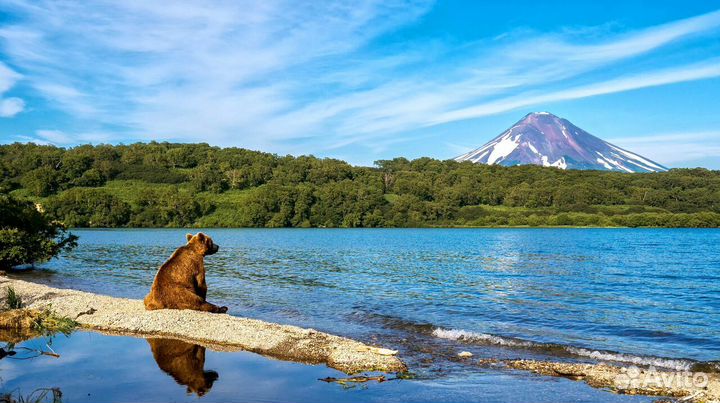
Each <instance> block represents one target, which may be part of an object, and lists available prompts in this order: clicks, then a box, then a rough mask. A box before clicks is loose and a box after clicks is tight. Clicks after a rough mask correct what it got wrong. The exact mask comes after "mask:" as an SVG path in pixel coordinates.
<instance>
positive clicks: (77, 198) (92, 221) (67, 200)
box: [45, 187, 130, 227]
mask: <svg viewBox="0 0 720 403" xmlns="http://www.w3.org/2000/svg"><path fill="white" fill-rule="evenodd" d="M45 209H46V210H47V212H48V213H50V214H51V215H52V216H53V217H57V218H58V219H59V220H61V221H62V222H64V223H65V224H66V225H68V226H70V227H121V226H123V225H125V224H127V223H128V221H129V220H130V205H128V204H127V203H125V202H123V201H122V200H119V199H118V198H117V197H115V196H113V195H111V194H109V193H108V192H106V191H104V190H102V189H96V188H80V187H78V188H72V189H69V190H67V191H65V192H63V193H61V194H59V195H57V196H53V197H51V198H50V199H49V200H48V202H47V205H46V206H45Z"/></svg>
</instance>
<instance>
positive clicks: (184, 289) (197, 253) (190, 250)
mask: <svg viewBox="0 0 720 403" xmlns="http://www.w3.org/2000/svg"><path fill="white" fill-rule="evenodd" d="M218 249H219V247H218V246H217V245H215V244H214V243H213V240H212V238H210V237H209V236H207V235H205V234H203V233H202V232H198V233H197V235H195V236H193V235H191V234H187V244H186V245H184V246H181V247H179V248H177V250H176V251H175V253H173V254H172V256H170V259H168V260H167V262H165V263H163V265H162V266H160V269H159V270H158V272H157V274H156V275H155V281H153V284H152V288H151V289H150V293H149V294H148V295H147V296H146V297H145V300H144V302H145V309H147V310H149V311H151V310H155V309H194V310H196V311H206V312H214V313H225V312H227V307H226V306H223V307H219V306H217V305H213V304H211V303H209V302H207V301H205V296H206V295H207V284H206V283H205V264H204V262H203V259H204V257H205V256H207V255H212V254H213V253H215V252H217V251H218Z"/></svg>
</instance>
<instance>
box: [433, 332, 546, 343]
mask: <svg viewBox="0 0 720 403" xmlns="http://www.w3.org/2000/svg"><path fill="white" fill-rule="evenodd" d="M432 334H433V336H435V337H437V338H440V339H449V340H458V341H465V342H470V343H472V342H481V343H483V344H494V345H498V346H506V347H535V346H536V345H537V344H536V343H533V342H530V341H524V340H517V339H512V338H509V337H501V336H494V335H492V334H486V333H475V332H468V331H465V330H455V329H442V328H437V329H435V330H433V332H432Z"/></svg>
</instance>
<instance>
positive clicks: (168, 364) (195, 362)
mask: <svg viewBox="0 0 720 403" xmlns="http://www.w3.org/2000/svg"><path fill="white" fill-rule="evenodd" d="M148 343H149V344H150V349H151V350H152V353H153V357H154V358H155V361H156V362H157V365H158V367H160V369H161V370H163V371H165V372H166V373H167V374H168V375H170V376H172V377H173V379H175V382H177V383H178V384H180V385H185V386H187V392H188V393H195V394H197V395H198V396H203V395H204V394H205V393H207V392H208V391H209V390H210V388H212V386H213V383H214V382H215V381H216V380H217V379H218V373H217V372H215V371H205V347H203V346H199V345H197V344H190V343H186V342H184V341H180V340H173V339H148Z"/></svg>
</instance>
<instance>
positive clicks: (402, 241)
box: [22, 229, 720, 401]
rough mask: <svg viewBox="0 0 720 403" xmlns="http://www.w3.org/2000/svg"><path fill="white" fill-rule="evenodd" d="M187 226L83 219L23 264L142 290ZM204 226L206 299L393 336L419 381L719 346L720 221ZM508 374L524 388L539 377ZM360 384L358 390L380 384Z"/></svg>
mask: <svg viewBox="0 0 720 403" xmlns="http://www.w3.org/2000/svg"><path fill="white" fill-rule="evenodd" d="M186 232H188V231H187V230H176V229H150V230H140V229H132V230H76V231H74V233H76V234H78V235H79V236H80V246H79V247H78V248H77V249H76V250H74V251H73V252H71V253H69V254H66V255H65V256H63V257H62V258H60V259H57V260H53V261H52V262H49V263H46V264H44V265H42V267H43V270H36V271H34V272H33V273H28V274H24V275H22V277H23V278H25V279H28V280H32V281H38V282H44V283H48V284H50V285H53V286H58V287H69V288H77V289H82V290H87V291H93V292H99V293H103V294H109V295H115V296H124V297H133V298H142V297H144V295H145V294H146V292H147V290H148V288H149V286H150V284H151V283H152V280H153V276H154V275H155V272H156V270H157V267H158V266H159V265H160V264H161V263H162V262H163V261H164V260H165V259H167V257H169V256H170V254H171V253H172V252H173V250H174V249H175V248H176V247H177V246H179V245H181V244H182V243H183V241H184V235H185V233H186ZM204 232H205V233H207V234H209V235H210V236H212V237H213V239H214V240H215V242H216V243H217V244H219V245H220V251H219V252H218V253H217V254H216V255H213V256H209V257H208V258H206V261H205V265H206V269H207V272H208V274H207V282H208V287H209V291H208V299H209V300H210V301H211V302H213V303H217V304H221V305H227V306H228V307H230V312H229V313H230V314H234V315H238V316H248V317H254V318H259V319H264V320H269V321H276V322H281V323H288V324H296V325H300V326H304V327H313V328H316V329H319V330H323V331H327V332H330V333H335V334H340V335H344V336H349V337H353V338H356V339H360V340H363V341H366V342H372V343H377V344H380V345H383V346H387V347H392V348H397V349H399V350H400V351H401V355H402V357H403V359H405V360H406V361H407V362H408V364H409V366H410V368H411V370H412V371H413V372H415V373H416V374H417V375H418V379H417V380H414V381H404V382H406V383H409V384H410V385H413V384H415V385H421V384H424V383H427V382H430V383H435V382H440V380H444V381H447V380H448V379H452V380H453V382H457V384H458V386H457V387H458V388H462V387H467V384H468V382H470V380H472V379H476V378H477V377H478V373H482V371H483V370H481V369H479V368H478V367H477V366H474V365H468V364H467V363H464V362H460V361H458V360H456V359H453V357H454V355H455V354H456V353H457V352H458V351H463V350H467V351H471V352H473V353H474V354H475V355H476V357H482V358H484V357H488V358H490V357H493V358H537V357H540V358H547V356H553V358H555V359H571V360H590V361H592V360H597V359H602V360H611V361H616V362H620V363H643V364H654V365H658V366H664V367H671V368H690V367H691V366H692V365H693V364H694V363H695V362H696V361H716V360H720V230H714V229H708V230H705V229H357V230H355V229H348V230H344V229H271V230H264V229H207V230H204ZM71 338H72V337H71ZM493 376H498V377H501V378H502V377H508V376H509V375H508V374H507V373H496V374H495V375H493ZM518 376H519V377H520V378H521V379H520V380H519V379H518V378H517V377H518ZM510 378H512V380H507V379H506V380H505V382H507V383H508V384H507V385H505V386H508V385H513V386H510V387H511V388H514V390H516V391H522V390H525V389H523V387H526V388H527V391H532V388H535V387H536V386H532V382H531V380H532V381H533V382H534V381H535V380H536V378H534V377H532V376H527V375H522V376H521V375H513V376H510ZM502 379H505V378H502ZM444 381H443V382H444ZM463 382H464V383H463ZM497 382H499V381H497ZM497 382H494V385H495V386H496V387H497V385H498V383H497ZM523 382H525V383H523ZM470 383H472V382H470ZM556 383H557V381H556ZM462 385H465V386H462ZM523 385H525V386H523ZM378 386H380V385H378ZM426 386H427V385H426ZM448 387H450V388H452V387H453V386H448ZM370 389H373V390H376V389H375V388H370ZM560 389H561V390H570V389H567V388H566V387H565V386H564V387H563V388H560ZM367 393H368V394H367V395H362V394H359V395H353V396H354V397H355V398H358V399H359V400H364V397H367V398H368V399H367V400H372V399H369V397H370V396H371V394H372V393H378V392H377V391H376V392H367ZM558 393H561V394H560V395H559V396H565V397H567V399H563V400H570V396H580V395H578V394H577V391H575V392H569V394H567V395H563V394H562V392H558ZM573 393H574V394H573ZM599 393H603V395H602V396H605V397H606V398H608V396H609V395H608V394H607V393H605V392H599ZM209 395H211V394H209ZM381 395H382V393H381ZM509 396H512V395H509ZM529 396H533V397H536V396H534V395H532V394H529ZM552 396H554V398H557V396H558V395H552ZM588 396H595V395H588ZM385 397H388V396H385ZM476 397H477V399H475V400H478V401H488V399H484V398H483V396H482V395H477V396H476ZM496 397H497V396H496ZM516 397H517V396H516ZM586 397H587V396H586ZM589 399H590V400H593V398H589ZM626 399H628V398H627V397H626ZM271 400H272V399H271ZM280 400H282V399H280ZM416 400H417V399H416ZM465 400H466V399H465ZM489 400H490V401H496V400H498V399H497V398H496V399H489ZM509 400H513V399H509ZM551 400H552V399H550V401H551ZM580 400H583V399H580ZM586 400H587V399H586Z"/></svg>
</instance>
